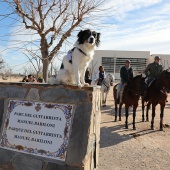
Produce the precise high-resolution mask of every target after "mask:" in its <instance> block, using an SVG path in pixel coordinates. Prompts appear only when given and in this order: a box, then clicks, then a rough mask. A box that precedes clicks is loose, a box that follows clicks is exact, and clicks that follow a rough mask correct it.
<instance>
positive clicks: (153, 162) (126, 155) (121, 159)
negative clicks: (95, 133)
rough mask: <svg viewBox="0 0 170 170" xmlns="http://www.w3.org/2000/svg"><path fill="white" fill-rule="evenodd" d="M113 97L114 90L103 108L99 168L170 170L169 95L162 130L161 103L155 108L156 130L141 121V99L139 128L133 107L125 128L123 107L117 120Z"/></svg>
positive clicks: (106, 169)
mask: <svg viewBox="0 0 170 170" xmlns="http://www.w3.org/2000/svg"><path fill="white" fill-rule="evenodd" d="M112 96H113V95H112V90H111V91H110V92H109V96H108V99H107V106H106V107H104V108H102V119H101V139H100V153H99V170H124V169H126V170H170V126H169V125H170V97H169V98H168V100H169V103H167V105H166V109H165V115H164V124H166V125H167V126H166V127H165V128H164V131H159V121H160V119H159V116H160V107H159V106H157V107H156V117H155V130H150V122H142V121H141V120H142V111H141V101H139V107H138V109H137V114H136V130H132V124H131V123H132V109H130V115H129V129H128V130H126V129H124V122H125V118H124V110H122V113H123V116H122V121H118V122H114V101H113V97H112ZM123 107H124V106H123ZM150 119H151V110H150Z"/></svg>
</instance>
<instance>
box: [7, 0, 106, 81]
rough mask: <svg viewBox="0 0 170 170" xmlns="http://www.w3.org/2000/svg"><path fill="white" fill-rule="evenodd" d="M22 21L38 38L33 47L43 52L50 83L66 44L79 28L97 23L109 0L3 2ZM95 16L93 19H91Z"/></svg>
mask: <svg viewBox="0 0 170 170" xmlns="http://www.w3.org/2000/svg"><path fill="white" fill-rule="evenodd" d="M4 2H5V3H7V4H8V5H9V6H10V7H11V9H12V10H13V11H12V12H11V14H14V13H15V15H16V14H17V15H18V17H19V19H18V18H17V20H20V19H22V23H23V24H24V27H25V28H26V29H28V30H31V31H33V32H34V34H37V35H38V36H39V44H37V41H36V42H35V43H34V45H35V46H37V47H38V48H39V49H38V50H39V51H40V53H39V54H40V55H39V56H40V58H41V61H42V64H43V78H44V80H45V81H47V78H48V67H49V64H50V63H51V61H52V59H53V58H54V57H55V56H56V55H58V53H59V50H60V49H61V47H62V45H63V43H64V42H65V40H66V39H67V38H68V37H69V36H70V35H71V33H72V31H73V30H74V29H75V28H76V27H81V26H84V25H87V24H89V23H90V22H89V21H91V23H92V21H93V22H95V18H94V17H95V14H96V12H101V9H99V7H101V6H102V5H104V4H105V3H106V0H4ZM90 14H92V15H93V18H90V17H89V15H90Z"/></svg>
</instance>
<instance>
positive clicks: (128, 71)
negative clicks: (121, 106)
mask: <svg viewBox="0 0 170 170" xmlns="http://www.w3.org/2000/svg"><path fill="white" fill-rule="evenodd" d="M130 63H131V62H130V60H126V61H125V65H124V66H123V67H121V69H120V78H121V81H120V84H119V86H118V89H117V101H119V97H120V90H121V91H123V90H124V87H125V86H126V85H127V83H128V82H129V81H130V80H132V79H133V69H132V67H130ZM118 103H119V102H118Z"/></svg>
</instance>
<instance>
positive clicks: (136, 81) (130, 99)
mask: <svg viewBox="0 0 170 170" xmlns="http://www.w3.org/2000/svg"><path fill="white" fill-rule="evenodd" d="M117 86H118V84H116V85H115V86H114V87H113V96H114V101H115V121H117ZM144 89H145V78H143V77H142V75H137V76H136V77H134V78H133V79H132V80H131V81H130V82H129V83H128V84H127V85H126V87H125V89H124V92H123V96H122V101H120V103H119V121H121V109H122V105H123V104H125V113H126V121H125V128H126V129H128V116H129V106H133V129H134V130H135V129H136V127H135V117H136V109H137V106H138V101H139V98H140V96H141V95H142V94H143V93H144Z"/></svg>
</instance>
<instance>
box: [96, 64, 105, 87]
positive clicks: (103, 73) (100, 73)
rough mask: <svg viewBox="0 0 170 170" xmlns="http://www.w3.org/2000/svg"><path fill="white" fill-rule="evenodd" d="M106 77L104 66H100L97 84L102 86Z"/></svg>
mask: <svg viewBox="0 0 170 170" xmlns="http://www.w3.org/2000/svg"><path fill="white" fill-rule="evenodd" d="M104 78H106V75H105V71H104V67H103V66H100V67H99V72H98V73H97V80H96V81H97V85H99V86H101V85H102V82H103V80H104Z"/></svg>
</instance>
